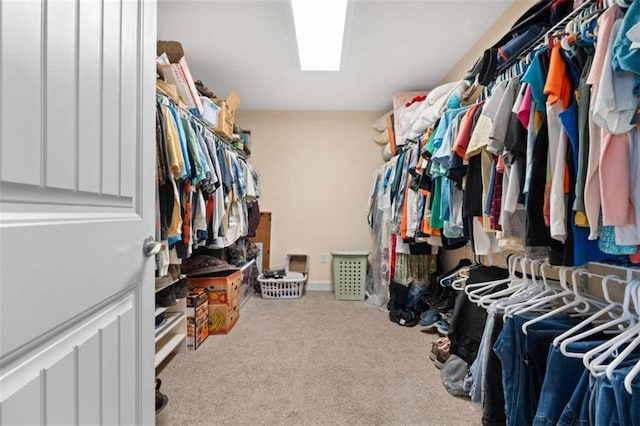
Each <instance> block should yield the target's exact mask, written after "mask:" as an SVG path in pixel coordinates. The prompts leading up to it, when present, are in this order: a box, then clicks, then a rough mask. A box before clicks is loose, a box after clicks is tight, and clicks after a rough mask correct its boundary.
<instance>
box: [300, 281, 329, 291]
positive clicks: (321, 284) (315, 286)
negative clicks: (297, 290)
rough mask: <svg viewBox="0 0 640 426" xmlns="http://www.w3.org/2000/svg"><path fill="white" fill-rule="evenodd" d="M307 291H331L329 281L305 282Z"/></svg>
mask: <svg viewBox="0 0 640 426" xmlns="http://www.w3.org/2000/svg"><path fill="white" fill-rule="evenodd" d="M306 287H307V291H333V283H332V282H331V281H313V282H308V283H307V286H306Z"/></svg>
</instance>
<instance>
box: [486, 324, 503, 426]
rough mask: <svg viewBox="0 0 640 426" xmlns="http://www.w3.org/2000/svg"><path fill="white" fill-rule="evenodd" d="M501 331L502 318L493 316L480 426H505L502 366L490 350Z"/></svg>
mask: <svg viewBox="0 0 640 426" xmlns="http://www.w3.org/2000/svg"><path fill="white" fill-rule="evenodd" d="M502 329H503V322H502V316H501V315H495V316H494V324H493V329H492V330H491V335H490V339H489V349H490V350H489V351H487V353H486V354H485V361H484V377H482V393H483V397H482V424H483V425H484V426H505V425H506V424H507V418H506V413H505V403H504V389H503V384H502V383H503V382H502V365H501V363H500V359H499V358H498V356H497V355H496V353H495V352H494V351H493V350H491V348H493V347H494V345H495V344H496V342H497V341H498V338H499V337H500V334H501V333H502Z"/></svg>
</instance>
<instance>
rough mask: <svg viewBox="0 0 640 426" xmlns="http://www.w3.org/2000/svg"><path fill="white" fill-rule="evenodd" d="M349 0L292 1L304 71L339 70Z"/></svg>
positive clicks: (301, 67) (301, 63)
mask: <svg viewBox="0 0 640 426" xmlns="http://www.w3.org/2000/svg"><path fill="white" fill-rule="evenodd" d="M347 1H348V0H291V7H292V9H293V21H294V24H295V28H296V38H297V40H298V56H299V57H300V69H301V70H302V71H338V70H340V57H341V55H342V39H343V36H344V26H345V20H346V16H347Z"/></svg>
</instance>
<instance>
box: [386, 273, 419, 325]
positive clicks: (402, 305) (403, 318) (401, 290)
mask: <svg viewBox="0 0 640 426" xmlns="http://www.w3.org/2000/svg"><path fill="white" fill-rule="evenodd" d="M408 299H409V287H408V286H406V285H403V284H400V283H399V282H396V281H393V280H392V281H391V282H390V283H389V303H387V309H389V320H390V321H391V322H395V323H396V324H399V325H401V326H403V327H413V326H415V325H416V324H418V319H419V318H418V316H417V315H416V313H415V311H414V310H413V308H411V307H408V306H407V301H408Z"/></svg>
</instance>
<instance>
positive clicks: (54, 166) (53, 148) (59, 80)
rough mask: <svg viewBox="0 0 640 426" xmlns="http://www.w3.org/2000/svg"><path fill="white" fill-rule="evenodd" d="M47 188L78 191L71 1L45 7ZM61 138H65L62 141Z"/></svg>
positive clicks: (55, 2)
mask: <svg viewBox="0 0 640 426" xmlns="http://www.w3.org/2000/svg"><path fill="white" fill-rule="evenodd" d="M45 13H46V16H47V29H46V40H47V44H46V52H45V55H44V58H43V59H44V61H46V64H47V68H46V73H45V78H46V88H47V92H46V95H45V102H46V135H45V138H46V142H47V144H46V149H47V152H46V155H44V156H43V158H45V159H46V165H45V167H44V170H46V186H47V187H50V188H64V189H71V190H73V189H74V184H75V177H74V171H75V167H73V163H74V162H75V157H74V153H75V145H76V138H75V134H76V132H75V74H76V66H75V50H76V49H75V42H74V40H75V36H76V34H75V33H76V7H75V4H74V2H73V1H71V0H56V1H50V2H47V3H45ZM61 135H65V136H64V137H61Z"/></svg>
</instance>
